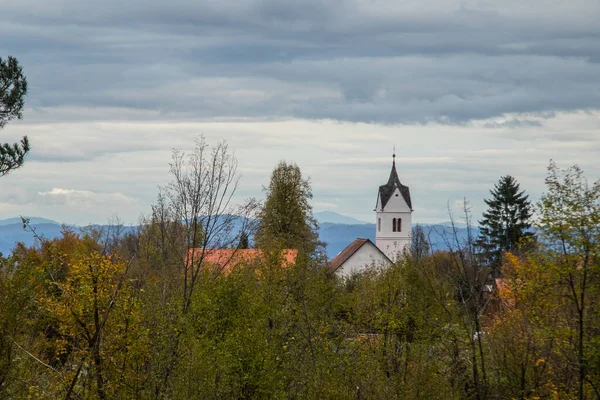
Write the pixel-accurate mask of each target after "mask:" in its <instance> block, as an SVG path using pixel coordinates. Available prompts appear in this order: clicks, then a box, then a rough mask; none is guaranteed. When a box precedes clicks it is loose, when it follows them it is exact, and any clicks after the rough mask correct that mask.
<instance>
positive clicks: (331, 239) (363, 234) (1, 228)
mask: <svg viewBox="0 0 600 400" xmlns="http://www.w3.org/2000/svg"><path fill="white" fill-rule="evenodd" d="M315 217H318V218H319V219H320V221H319V228H320V229H319V239H320V240H321V241H323V242H325V243H326V244H327V257H328V258H333V257H335V256H336V255H337V254H338V253H339V252H340V251H342V250H343V249H344V248H345V247H346V246H347V245H348V244H350V243H351V242H352V241H353V240H354V239H356V238H359V237H360V238H367V239H370V240H371V241H373V242H375V224H364V223H360V224H356V223H352V224H350V223H344V222H331V220H333V221H347V222H353V221H358V220H356V219H354V218H351V217H346V216H343V215H340V214H337V213H334V212H327V214H325V213H316V214H315ZM30 220H31V226H32V227H33V228H34V229H35V230H36V233H37V234H38V235H40V236H42V237H45V238H48V239H53V238H56V237H59V236H60V232H61V230H62V229H63V227H62V225H61V224H59V223H58V222H56V221H52V220H49V219H45V218H31V219H30ZM359 222H360V221H359ZM448 226H449V225H448V224H447V223H442V224H433V225H422V226H421V227H422V228H423V230H424V231H425V234H426V235H427V236H428V238H429V241H430V243H431V246H432V248H433V249H434V250H440V249H447V248H448V243H452V247H455V246H456V244H455V243H453V240H450V239H451V238H452V236H453V235H452V229H451V228H449V227H448ZM93 227H94V228H98V229H103V228H106V227H107V225H94V226H93ZM70 228H71V229H73V230H74V231H75V232H80V231H81V230H82V229H83V228H84V227H79V226H71V227H70ZM134 228H135V227H125V230H126V231H128V230H131V229H134ZM234 229H239V224H238V226H236V227H235V228H234ZM478 232H479V231H478V229H477V228H474V229H473V232H472V234H473V235H474V236H476V235H477V234H478ZM456 234H457V238H458V240H459V241H460V242H461V243H462V242H464V241H466V239H467V228H466V226H464V225H460V224H459V225H458V226H457V231H456ZM18 242H23V243H24V244H25V245H27V246H31V245H33V244H34V243H35V238H34V235H33V234H32V233H31V232H29V231H26V230H24V229H23V224H22V223H21V221H20V218H10V219H6V220H0V252H2V254H5V255H6V254H9V253H10V252H11V250H12V249H13V248H14V246H15V244H16V243H18Z"/></svg>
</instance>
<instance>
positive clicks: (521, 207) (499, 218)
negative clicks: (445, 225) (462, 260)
mask: <svg viewBox="0 0 600 400" xmlns="http://www.w3.org/2000/svg"><path fill="white" fill-rule="evenodd" d="M490 193H491V195H492V198H491V199H485V200H484V201H485V204H487V206H488V209H487V211H485V212H484V213H483V219H482V220H481V221H479V226H480V228H481V233H480V238H479V240H478V244H479V247H480V248H481V249H482V250H483V254H484V257H485V259H486V261H487V262H489V263H490V264H492V266H494V267H497V266H498V265H499V263H500V260H501V257H502V254H503V253H504V252H506V251H515V250H516V249H517V248H518V246H519V244H520V243H522V241H523V240H524V239H525V238H528V237H532V236H533V233H532V232H531V231H530V228H531V222H530V220H531V216H532V215H533V213H532V209H531V203H530V202H529V200H528V198H529V196H528V195H526V194H525V191H524V190H522V191H520V190H519V184H518V183H517V181H516V180H515V179H514V178H513V177H512V176H510V175H507V176H503V177H501V178H500V180H499V181H498V183H496V185H495V186H494V189H493V190H490Z"/></svg>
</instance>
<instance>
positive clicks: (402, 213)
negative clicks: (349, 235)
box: [329, 154, 413, 276]
mask: <svg viewBox="0 0 600 400" xmlns="http://www.w3.org/2000/svg"><path fill="white" fill-rule="evenodd" d="M373 211H375V213H376V217H375V218H376V220H375V230H376V232H375V244H373V242H371V241H370V240H369V239H361V238H358V239H356V240H355V241H354V242H352V243H351V244H350V245H348V246H347V247H346V248H345V249H344V250H342V251H341V252H340V253H339V254H338V255H337V256H336V257H335V258H334V259H333V260H331V261H330V263H329V264H330V269H331V271H332V272H335V273H336V274H337V275H339V276H349V275H350V274H352V273H355V272H362V271H364V270H365V269H367V268H369V267H370V266H373V265H374V266H377V267H382V266H383V267H385V266H387V265H390V264H391V263H392V262H395V261H396V260H397V259H398V256H399V255H400V254H402V252H403V251H404V249H410V246H411V242H412V212H413V209H412V201H411V199H410V189H409V188H408V186H404V185H403V184H402V182H400V178H398V172H397V171H396V154H394V155H393V159H392V170H391V172H390V176H389V178H388V181H387V183H386V184H385V185H381V186H379V191H378V192H377V202H376V205H375V210H373Z"/></svg>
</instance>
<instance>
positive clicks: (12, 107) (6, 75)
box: [0, 56, 29, 176]
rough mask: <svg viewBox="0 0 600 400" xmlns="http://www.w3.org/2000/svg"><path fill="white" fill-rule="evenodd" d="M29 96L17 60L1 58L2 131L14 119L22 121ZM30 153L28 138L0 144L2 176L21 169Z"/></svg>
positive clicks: (0, 107)
mask: <svg viewBox="0 0 600 400" xmlns="http://www.w3.org/2000/svg"><path fill="white" fill-rule="evenodd" d="M26 94H27V79H26V78H25V75H23V69H22V68H21V67H20V66H19V62H18V61H17V59H16V58H14V57H11V56H9V57H8V59H7V60H3V59H2V57H0V129H2V128H3V127H4V126H5V125H6V124H7V123H8V121H10V120H11V119H13V118H17V119H20V118H21V116H22V109H23V105H24V98H25V95H26ZM28 152H29V141H28V140H27V136H25V137H23V138H22V139H21V141H20V142H19V143H13V144H10V143H0V176H4V175H6V174H8V173H9V172H10V171H12V170H14V169H16V168H19V167H20V166H21V165H23V162H24V161H25V155H26V154H27V153H28Z"/></svg>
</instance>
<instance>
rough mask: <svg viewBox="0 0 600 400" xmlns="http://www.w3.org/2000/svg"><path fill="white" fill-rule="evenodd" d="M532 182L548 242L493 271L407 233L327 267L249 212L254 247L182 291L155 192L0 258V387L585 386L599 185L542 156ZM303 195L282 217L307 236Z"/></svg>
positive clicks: (593, 341) (159, 393)
mask: <svg viewBox="0 0 600 400" xmlns="http://www.w3.org/2000/svg"><path fill="white" fill-rule="evenodd" d="M293 169H294V168H292V170H293ZM300 181H302V179H300ZM547 183H548V192H547V193H546V194H544V196H543V197H542V202H541V203H540V216H541V217H540V221H541V223H542V224H543V225H542V226H540V227H539V229H540V231H541V232H543V234H544V235H546V237H547V240H546V241H545V242H544V243H548V246H543V245H542V244H540V245H539V246H536V247H531V248H528V249H526V250H522V249H521V251H519V252H518V254H512V253H506V254H505V255H504V257H503V263H502V265H501V268H502V269H501V271H502V278H501V279H498V280H495V281H493V280H490V279H489V274H490V269H489V268H488V266H486V265H481V264H480V263H479V259H478V257H477V255H476V254H474V253H473V251H472V250H471V246H468V245H467V246H464V247H462V248H460V249H457V250H456V251H446V252H431V251H430V250H429V249H428V248H427V243H426V240H425V237H424V235H422V234H421V233H419V230H417V231H416V232H417V234H416V235H415V236H419V237H418V240H415V243H416V245H415V247H414V250H413V253H412V254H410V253H406V254H404V256H403V257H401V258H400V259H399V260H398V262H397V263H395V264H394V265H391V266H389V267H386V268H375V267H373V268H371V269H369V270H368V271H367V272H365V273H362V274H357V275H354V276H352V277H350V278H346V279H340V278H338V277H335V276H331V275H330V274H329V273H328V269H327V264H326V263H324V262H323V260H322V259H321V258H320V257H318V256H316V257H315V256H314V252H313V253H310V252H309V250H310V249H311V247H310V246H314V242H311V243H312V244H311V245H310V246H307V247H302V243H301V242H300V240H301V239H300V238H298V237H296V236H294V234H295V232H296V231H298V230H297V229H296V230H295V231H294V229H292V231H291V232H289V235H287V234H286V233H285V232H283V231H274V233H269V232H271V231H270V230H268V229H267V228H268V227H270V226H271V225H270V224H265V225H263V230H262V232H261V234H262V235H263V236H262V240H263V244H264V246H265V247H263V248H262V249H261V250H262V253H261V256H260V257H258V258H256V259H254V260H247V261H246V262H243V263H240V264H238V265H236V267H235V268H231V269H229V270H228V272H227V273H215V269H214V268H211V266H210V265H208V264H207V263H206V262H201V263H199V265H198V266H197V270H196V271H197V275H196V280H195V289H194V290H193V291H191V292H190V291H186V289H185V287H186V286H185V281H184V277H185V267H186V263H185V254H186V253H185V250H186V249H187V245H186V243H187V238H188V231H187V227H186V226H185V223H184V222H182V221H177V220H172V219H169V218H162V217H161V210H160V207H156V208H155V210H154V211H155V213H154V215H153V216H152V218H149V219H148V220H146V221H145V223H144V224H143V227H142V228H141V229H140V230H139V232H137V233H136V234H134V235H130V236H127V237H120V236H119V235H114V237H112V236H111V239H110V243H109V242H107V240H106V238H105V236H103V235H99V234H97V233H95V232H92V231H90V232H89V233H90V235H84V236H79V235H76V234H74V233H73V232H70V231H68V230H65V232H63V237H62V238H60V239H57V240H52V241H47V240H42V242H41V244H40V246H39V247H37V248H35V247H34V248H27V247H25V246H22V245H20V246H18V247H17V248H16V249H15V250H14V251H13V255H12V256H11V257H10V258H0V399H4V398H11V399H13V398H15V399H25V398H42V399H54V398H82V399H96V398H135V399H207V398H208V399H217V398H219V399H220V398H224V399H230V398H236V399H250V398H273V399H288V398H291V399H430V398H433V399H437V398H443V399H481V400H483V399H504V398H507V399H508V398H514V399H541V398H548V399H563V398H564V399H570V398H577V397H579V398H590V399H591V398H596V397H600V393H599V391H598V388H600V351H599V350H598V348H599V346H600V331H599V330H598V327H599V326H600V309H599V307H598V304H600V279H599V278H600V262H599V260H598V254H600V251H599V250H600V245H599V243H598V235H597V233H598V232H597V229H598V228H597V224H598V221H599V220H598V212H599V210H600V207H599V206H598V203H599V201H598V199H600V189H599V187H600V185H599V184H594V185H588V184H587V183H586V182H585V178H584V177H583V174H582V172H581V171H580V170H579V169H577V168H576V167H573V168H571V169H569V170H567V171H559V170H558V169H556V167H555V166H554V165H553V164H552V165H551V167H550V172H549V175H548V180H547ZM304 188H305V189H309V187H308V186H305V187H304ZM300 192H302V191H300ZM303 193H304V195H302V196H304V198H305V199H308V198H310V197H309V196H307V193H308V194H309V192H306V191H305V192H303ZM302 196H300V197H302ZM276 205H277V204H276ZM306 205H307V203H306ZM265 206H266V205H265ZM273 207H274V208H275V209H277V207H275V206H273ZM266 208H267V209H268V207H266ZM306 210H308V211H307V212H308V213H302V212H297V214H298V215H297V216H295V217H293V218H292V217H290V218H291V219H290V220H291V221H293V224H292V225H293V226H296V225H294V224H298V226H299V227H300V228H301V227H302V226H303V225H304V226H305V227H308V228H309V229H308V230H306V231H304V232H305V233H307V235H306V237H305V239H306V240H312V239H311V238H312V235H311V234H310V232H313V231H312V229H310V226H311V223H310V221H311V218H310V213H309V211H310V209H309V208H307V209H306ZM306 210H305V211H306ZM283 211H286V212H287V211H288V209H287V207H284V210H283ZM284 214H285V213H284ZM273 215H277V214H276V213H273V214H272V215H269V216H268V217H267V221H268V218H271V217H272V216H273ZM559 216H562V217H559ZM302 218H304V223H302ZM290 226H291V225H290ZM271 234H274V235H275V236H274V237H271V236H269V235H271ZM286 235H287V236H286ZM282 238H285V240H289V241H288V242H286V241H285V240H282ZM305 239H302V240H305ZM98 241H100V242H101V243H99V242H98ZM107 243H109V245H107ZM294 244H296V245H297V246H298V247H299V248H300V250H301V251H300V252H299V253H298V257H297V258H296V262H295V264H286V263H283V261H282V253H281V252H280V251H279V250H280V248H281V247H283V246H290V247H292V245H294ZM234 247H235V246H234ZM228 248H229V249H230V250H233V249H234V248H233V247H228ZM108 251H110V253H108ZM494 283H495V285H494ZM488 285H493V286H494V288H493V290H489V286H488ZM186 302H187V304H188V306H187V307H184V306H183V305H184V304H186Z"/></svg>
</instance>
